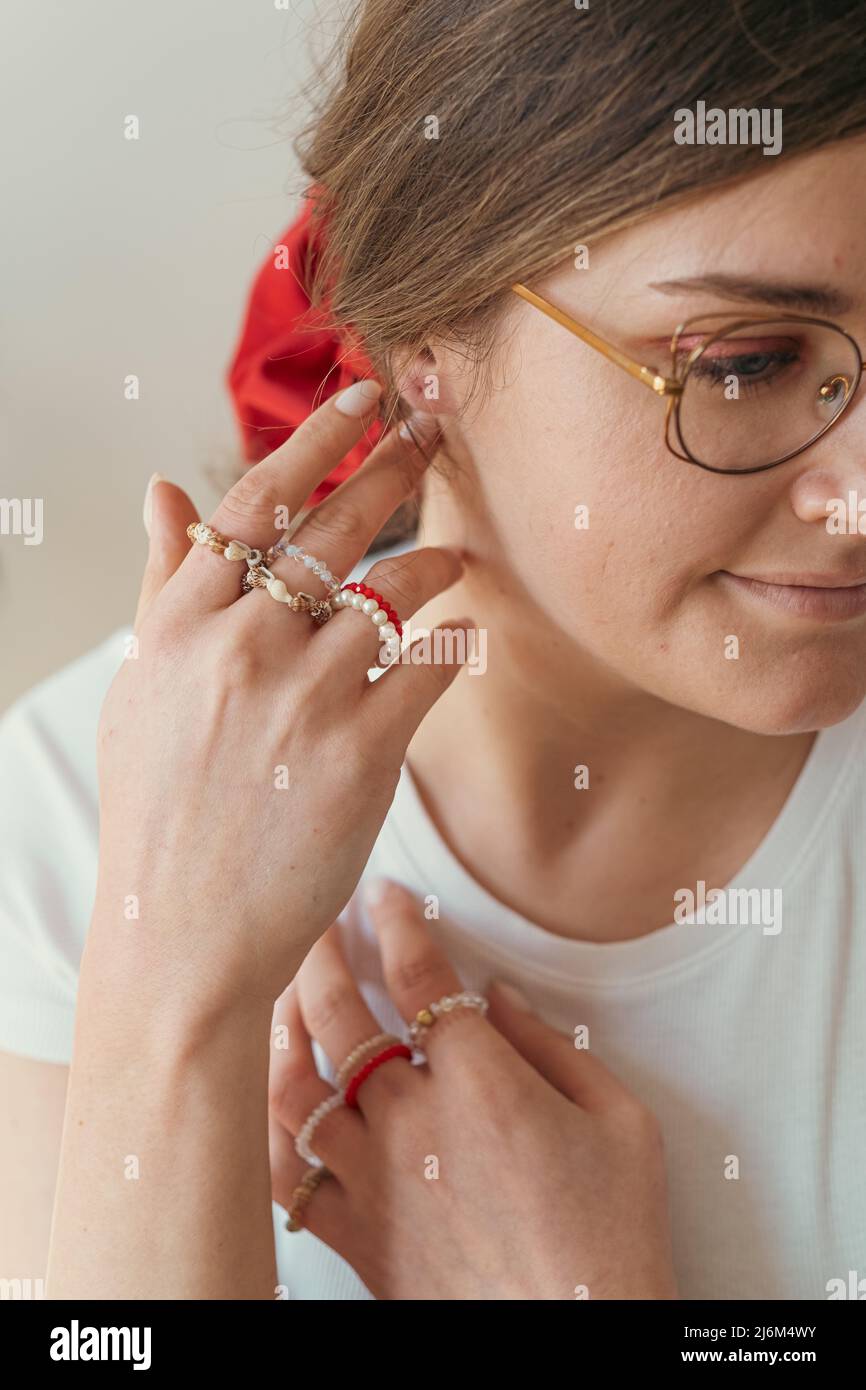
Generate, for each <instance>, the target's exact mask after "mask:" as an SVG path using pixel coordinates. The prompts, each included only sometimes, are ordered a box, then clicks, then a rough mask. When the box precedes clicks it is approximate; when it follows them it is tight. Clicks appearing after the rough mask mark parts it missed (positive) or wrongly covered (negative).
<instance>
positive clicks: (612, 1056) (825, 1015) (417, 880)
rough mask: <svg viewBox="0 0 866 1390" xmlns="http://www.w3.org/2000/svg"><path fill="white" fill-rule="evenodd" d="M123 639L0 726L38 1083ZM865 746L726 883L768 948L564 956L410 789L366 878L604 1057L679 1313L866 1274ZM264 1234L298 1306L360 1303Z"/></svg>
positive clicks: (724, 932) (6, 968)
mask: <svg viewBox="0 0 866 1390" xmlns="http://www.w3.org/2000/svg"><path fill="white" fill-rule="evenodd" d="M123 636H124V634H123V633H118V634H115V635H114V636H113V637H111V638H110V639H108V640H107V641H106V642H105V643H103V644H102V645H101V646H100V647H98V648H97V649H96V650H95V651H93V652H91V653H90V654H88V655H87V656H85V657H83V658H82V659H81V660H79V661H77V662H75V663H74V664H73V665H71V666H69V667H67V668H66V669H65V670H63V671H61V672H60V673H59V674H57V675H55V676H53V677H51V679H49V680H48V681H45V682H44V683H43V684H42V685H41V686H39V687H37V688H36V689H35V690H33V691H32V692H31V693H30V694H28V695H27V696H26V697H25V698H24V699H23V700H21V701H19V702H18V704H17V705H16V706H14V707H13V708H12V710H11V711H10V712H9V713H8V715H7V716H6V717H5V719H4V720H3V721H2V723H0V844H2V854H3V865H2V875H0V1049H3V1050H6V1051H10V1052H14V1053H19V1054H23V1055H25V1056H29V1057H34V1058H41V1059H44V1060H46V1061H51V1062H65V1063H68V1062H69V1060H70V1057H71V1052H72V1036H73V1015H74V1008H75V996H76V986H77V976H78V967H79V960H80V956H81V950H82V946H83V943H84V938H85V934H86V931H87V928H88V923H89V918H90V913H91V905H92V899H93V893H94V887H95V881H96V855H97V790H96V773H95V752H94V748H95V737H96V726H97V719H98V714H99V708H100V705H101V702H102V698H103V696H104V693H105V691H106V689H107V687H108V685H109V683H110V681H111V678H112V676H113V674H114V671H115V670H116V668H117V666H118V664H119V662H120V660H121V659H122V643H123ZM864 737H866V702H864V704H863V705H861V707H860V709H859V710H858V711H857V712H856V713H855V714H854V715H852V716H851V718H849V719H848V720H846V721H845V723H843V724H840V725H837V726H835V727H833V728H831V729H828V730H825V731H824V732H822V733H821V734H820V735H819V737H818V739H817V740H816V742H815V745H814V747H813V750H812V753H811V755H810V757H809V760H808V762H807V763H806V766H805V767H804V769H803V771H802V773H801V775H800V777H799V780H798V782H797V784H796V786H795V787H794V789H793V791H792V793H791V795H790V797H789V799H788V801H787V803H786V805H785V806H784V808H783V810H782V812H781V814H780V816H779V818H778V819H777V821H776V823H775V825H774V826H773V827H772V829H771V830H770V832H769V834H768V835H767V837H766V839H765V840H764V841H763V843H762V844H761V845H760V846H759V848H758V849H757V851H756V852H755V854H754V855H753V856H752V858H751V860H750V861H749V863H748V864H747V865H746V866H745V867H744V868H743V870H742V871H741V872H740V873H739V874H738V875H737V876H736V878H735V879H734V880H733V881H732V883H731V884H730V885H729V888H730V889H736V888H743V887H746V888H759V889H768V890H777V889H778V890H781V892H782V901H783V906H784V915H783V918H782V927H781V930H779V931H772V932H771V931H767V930H765V929H764V927H762V926H760V925H753V924H752V923H751V922H750V921H746V922H743V923H742V924H741V925H738V926H737V925H728V926H722V925H709V924H703V925H697V924H689V923H688V922H679V923H678V922H676V921H672V923H671V925H669V926H667V927H664V928H663V929H662V930H659V931H652V932H650V933H649V934H648V935H647V936H644V937H641V938H639V939H637V940H629V941H621V942H614V943H608V944H599V943H591V942H585V941H574V940H567V939H563V938H561V937H558V936H554V935H552V934H550V933H549V932H546V931H544V930H542V929H541V928H539V927H538V926H535V925H533V923H532V922H530V921H527V920H526V919H525V918H523V917H521V916H520V915H519V914H518V913H516V912H512V911H511V910H509V909H508V908H507V907H505V906H503V904H502V903H500V902H498V901H497V899H496V898H494V897H492V896H491V894H490V893H489V892H487V891H486V890H485V889H483V888H481V887H480V886H479V885H478V884H477V883H476V882H475V881H474V880H473V879H472V878H471V877H470V875H469V874H468V873H467V871H466V870H465V869H464V868H463V867H462V865H461V864H460V863H459V862H458V861H457V859H456V858H455V857H454V855H453V854H452V853H451V852H450V850H449V849H448V848H447V846H446V845H445V844H444V843H443V841H442V839H441V837H440V836H439V834H438V833H437V831H436V829H435V827H434V826H433V825H432V824H431V822H430V820H429V818H428V816H427V814H426V812H425V810H424V807H423V805H422V803H421V801H420V799H419V796H418V794H417V790H416V788H415V786H414V784H413V782H412V780H411V777H410V775H409V773H408V770H407V769H405V768H404V770H403V775H402V777H401V780H400V783H399V787H398V791H397V794H396V797H395V799H394V803H393V805H392V807H391V810H390V812H389V814H388V817H387V819H386V821H385V824H384V826H383V829H382V832H381V834H380V836H379V839H378V841H377V843H376V846H375V848H374V851H373V854H372V856H371V858H370V861H369V863H368V866H367V870H366V872H367V873H370V874H375V875H379V874H383V875H388V876H390V877H393V878H395V879H398V880H400V881H401V882H403V883H405V884H406V885H407V886H408V887H409V888H410V889H412V890H413V891H414V892H415V893H417V894H418V896H419V897H420V898H424V897H426V895H428V894H435V895H436V896H437V897H438V899H439V906H440V913H441V916H440V919H439V920H438V921H434V922H432V923H431V924H430V928H431V932H432V934H433V935H434V936H435V937H436V938H437V939H438V940H439V941H440V942H441V943H442V945H443V946H444V948H445V950H446V951H447V953H448V955H449V957H450V959H451V960H452V962H453V964H454V965H455V967H456V968H457V969H458V971H459V973H460V976H461V978H462V980H463V982H464V984H465V986H466V987H467V988H478V989H483V988H484V987H485V986H486V985H487V984H488V983H489V981H490V980H491V979H492V978H495V977H500V978H503V979H506V980H511V981H513V982H514V983H516V984H518V985H519V986H520V987H521V988H522V990H523V992H524V993H525V994H526V995H527V996H528V998H529V1000H530V1002H531V1003H532V1005H533V1006H534V1008H535V1009H536V1010H537V1012H538V1013H539V1015H540V1016H541V1017H543V1018H544V1019H545V1020H546V1021H547V1022H548V1023H550V1024H551V1025H552V1026H554V1027H556V1028H558V1029H560V1030H561V1031H562V1032H563V1033H565V1034H568V1035H569V1036H573V1035H574V1032H575V1029H576V1028H578V1027H580V1025H587V1026H588V1029H589V1039H590V1044H591V1047H592V1050H593V1052H595V1053H596V1054H597V1055H598V1056H599V1057H600V1058H602V1060H603V1061H605V1062H606V1063H607V1064H608V1065H609V1066H610V1067H611V1068H612V1069H613V1070H614V1072H615V1073H616V1074H617V1075H618V1076H619V1077H620V1078H621V1079H622V1080H623V1081H624V1082H625V1083H626V1084H627V1085H628V1086H629V1087H631V1089H632V1090H633V1091H634V1092H635V1093H636V1094H637V1095H639V1096H640V1097H641V1098H642V1099H643V1100H644V1101H645V1102H646V1103H647V1104H648V1105H649V1106H650V1107H651V1109H653V1110H654V1112H655V1113H656V1115H657V1116H658V1117H659V1120H660V1121H661V1124H662V1128H663V1132H664V1136H665V1140H666V1151H667V1159H668V1171H669V1179H670V1192H671V1206H672V1222H673V1236H674V1253H675V1262H676V1269H677V1274H678V1277H679V1282H680V1288H681V1292H682V1295H683V1297H685V1298H689V1299H695V1298H709V1299H729V1298H731V1299H733V1298H746V1299H749V1298H751V1299H771V1298H780V1299H794V1298H802V1299H823V1298H826V1297H827V1296H828V1287H827V1286H828V1282H829V1281H830V1280H834V1279H841V1280H844V1281H845V1283H846V1284H847V1283H848V1281H849V1271H852V1270H854V1271H857V1272H858V1277H859V1278H862V1277H864V1276H866V1157H864V1155H866V872H864V846H866V761H864V756H863V754H864ZM768 900H772V899H768ZM342 927H343V936H344V941H345V946H346V950H347V954H348V956H349V960H350V963H351V965H352V968H353V970H354V973H355V976H356V978H357V979H358V981H359V983H360V984H361V985H362V987H363V992H364V995H365V997H366V999H367V1002H368V1003H369V1005H370V1006H371V1008H372V1010H373V1012H374V1013H375V1014H376V1015H377V1016H378V1018H379V1019H380V1021H381V1024H382V1026H383V1028H386V1029H388V1030H394V1031H399V1030H400V1028H401V1021H400V1019H399V1018H398V1016H397V1014H396V1012H395V1010H394V1009H393V1006H392V1005H391V1004H390V1001H389V1000H388V999H387V996H386V994H385V990H384V986H383V983H382V979H381V974H380V970H379V966H378V959H377V952H376V948H375V945H374V938H373V935H372V931H371V929H370V927H369V924H368V922H367V920H366V917H365V913H364V909H363V906H362V904H361V902H360V899H359V896H358V895H357V894H356V895H355V897H354V898H353V899H352V902H351V903H350V905H349V907H348V908H347V910H346V913H345V914H344V918H343V923H342ZM322 1070H323V1073H325V1066H324V1063H322ZM737 1170H738V1176H735V1174H736V1173H737ZM495 1179H496V1174H495V1172H492V1173H491V1180H492V1181H495ZM575 1182H576V1183H579V1182H580V1174H579V1173H575ZM550 1200H551V1201H552V1202H556V1200H557V1197H556V1193H555V1192H551V1194H550ZM274 1215H275V1220H274V1228H275V1233H276V1239H277V1256H278V1270H279V1277H280V1281H281V1282H282V1283H283V1284H285V1285H286V1286H287V1288H288V1296H289V1297H290V1298H301V1299H351V1298H369V1297H370V1295H369V1293H368V1292H367V1290H366V1289H365V1288H364V1286H363V1285H362V1284H361V1282H360V1280H359V1279H358V1278H357V1276H356V1275H355V1274H354V1272H353V1271H352V1270H351V1269H350V1268H349V1267H348V1266H347V1265H346V1264H345V1262H344V1261H343V1260H342V1259H340V1258H339V1257H338V1256H337V1255H335V1254H334V1253H333V1252H332V1251H330V1250H329V1249H328V1248H327V1247H326V1246H324V1245H323V1244H321V1243H320V1242H319V1241H317V1240H316V1239H315V1238H314V1237H313V1236H311V1235H310V1234H309V1233H307V1232H304V1233H301V1234H295V1235H289V1234H287V1233H286V1232H285V1231H284V1229H283V1225H284V1220H285V1215H284V1213H283V1212H282V1210H281V1209H280V1208H278V1207H275V1208H274ZM518 1218H519V1213H518Z"/></svg>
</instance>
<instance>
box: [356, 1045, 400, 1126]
mask: <svg viewBox="0 0 866 1390" xmlns="http://www.w3.org/2000/svg"><path fill="white" fill-rule="evenodd" d="M392 1057H405V1058H406V1060H407V1062H411V1060H412V1049H411V1047H407V1046H406V1044H405V1043H392V1044H391V1046H390V1047H384V1048H383V1049H382V1051H381V1052H377V1053H376V1055H375V1057H371V1058H370V1060H369V1061H368V1062H365V1063H364V1065H363V1066H362V1068H361V1070H360V1071H359V1072H356V1074H355V1075H354V1076H353V1077H352V1080H351V1081H350V1082H349V1084H348V1086H347V1087H346V1089H345V1092H344V1093H343V1100H344V1101H345V1103H346V1105H348V1107H349V1109H350V1110H357V1109H358V1092H359V1091H360V1089H361V1087H362V1086H363V1084H364V1082H365V1081H366V1080H367V1077H368V1076H372V1075H373V1072H374V1071H376V1069H377V1067H381V1066H382V1064H383V1063H384V1062H390V1061H391V1058H392Z"/></svg>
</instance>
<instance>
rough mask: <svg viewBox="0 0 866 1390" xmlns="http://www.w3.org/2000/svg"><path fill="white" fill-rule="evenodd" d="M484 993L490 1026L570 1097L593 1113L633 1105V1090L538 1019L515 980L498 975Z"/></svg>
mask: <svg viewBox="0 0 866 1390" xmlns="http://www.w3.org/2000/svg"><path fill="white" fill-rule="evenodd" d="M488 995H489V998H490V1013H489V1015H488V1017H489V1019H490V1022H491V1023H492V1024H493V1026H494V1028H496V1029H497V1031H498V1032H500V1033H502V1035H503V1036H504V1037H505V1038H506V1039H507V1041H508V1042H510V1043H511V1046H512V1047H513V1048H514V1049H515V1051H517V1052H519V1053H520V1055H521V1056H522V1057H524V1058H525V1060H526V1061H527V1062H529V1064H530V1065H531V1066H533V1067H534V1068H535V1070H536V1071H537V1072H539V1073H540V1074H541V1076H543V1077H544V1078H545V1080H546V1081H549V1082H550V1084H551V1086H555V1087H556V1089H557V1090H558V1091H561V1092H562V1094H563V1095H564V1096H567V1097H568V1099H569V1100H573V1101H575V1102H576V1104H578V1105H580V1106H582V1107H583V1109H584V1110H589V1111H594V1112H595V1113H600V1112H602V1111H609V1110H611V1109H613V1108H616V1107H617V1106H619V1105H623V1104H630V1105H633V1104H634V1097H633V1095H632V1093H631V1092H630V1091H629V1090H628V1089H627V1087H625V1086H624V1085H623V1084H622V1082H621V1081H618V1080H617V1078H616V1077H615V1076H614V1074H613V1072H611V1071H609V1070H608V1069H607V1067H606V1066H605V1065H604V1063H603V1062H601V1061H599V1059H598V1057H594V1056H593V1054H592V1053H591V1052H590V1051H589V1050H588V1049H584V1048H577V1047H576V1045H575V1042H574V1039H573V1038H569V1037H567V1036H566V1035H565V1034H564V1033H559V1032H557V1031H556V1029H554V1028H551V1027H549V1026H548V1024H546V1023H544V1022H542V1020H541V1019H540V1018H539V1017H538V1016H537V1015H536V1014H534V1013H533V1012H532V1011H531V1006H530V1004H529V1002H528V1000H526V999H525V998H524V997H523V995H522V994H521V993H520V991H519V990H517V989H516V988H515V986H514V985H512V984H506V983H505V981H504V980H498V981H496V983H495V984H494V985H493V986H492V987H491V988H490V989H489V990H488Z"/></svg>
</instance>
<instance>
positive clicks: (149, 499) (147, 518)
mask: <svg viewBox="0 0 866 1390" xmlns="http://www.w3.org/2000/svg"><path fill="white" fill-rule="evenodd" d="M164 481H165V479H164V478H163V476H162V474H161V473H151V475H150V481H149V482H148V484H147V491H146V492H145V494H144V506H143V508H142V511H141V519H142V521H143V522H144V529H145V531H146V532H147V534H148V535H150V527H151V523H152V522H153V489H154V488H155V487H156V484H157V483H162V482H164Z"/></svg>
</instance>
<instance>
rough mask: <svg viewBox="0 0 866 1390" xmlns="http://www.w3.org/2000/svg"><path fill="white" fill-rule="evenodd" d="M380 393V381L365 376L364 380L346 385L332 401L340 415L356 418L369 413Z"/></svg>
mask: <svg viewBox="0 0 866 1390" xmlns="http://www.w3.org/2000/svg"><path fill="white" fill-rule="evenodd" d="M381 394H382V387H381V385H380V383H379V382H378V381H374V380H373V378H372V377H367V379H366V381H356V382H355V383H354V384H353V385H352V386H347V387H346V389H345V391H341V392H340V394H339V396H338V397H337V399H336V401H335V402H334V403H335V405H336V407H337V409H338V410H339V412H340V414H341V415H348V416H349V417H350V418H351V419H353V420H357V419H360V417H361V416H362V415H368V414H369V412H370V411H371V410H372V409H373V406H374V405H375V404H376V402H377V401H378V399H379V397H380V396H381Z"/></svg>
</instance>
